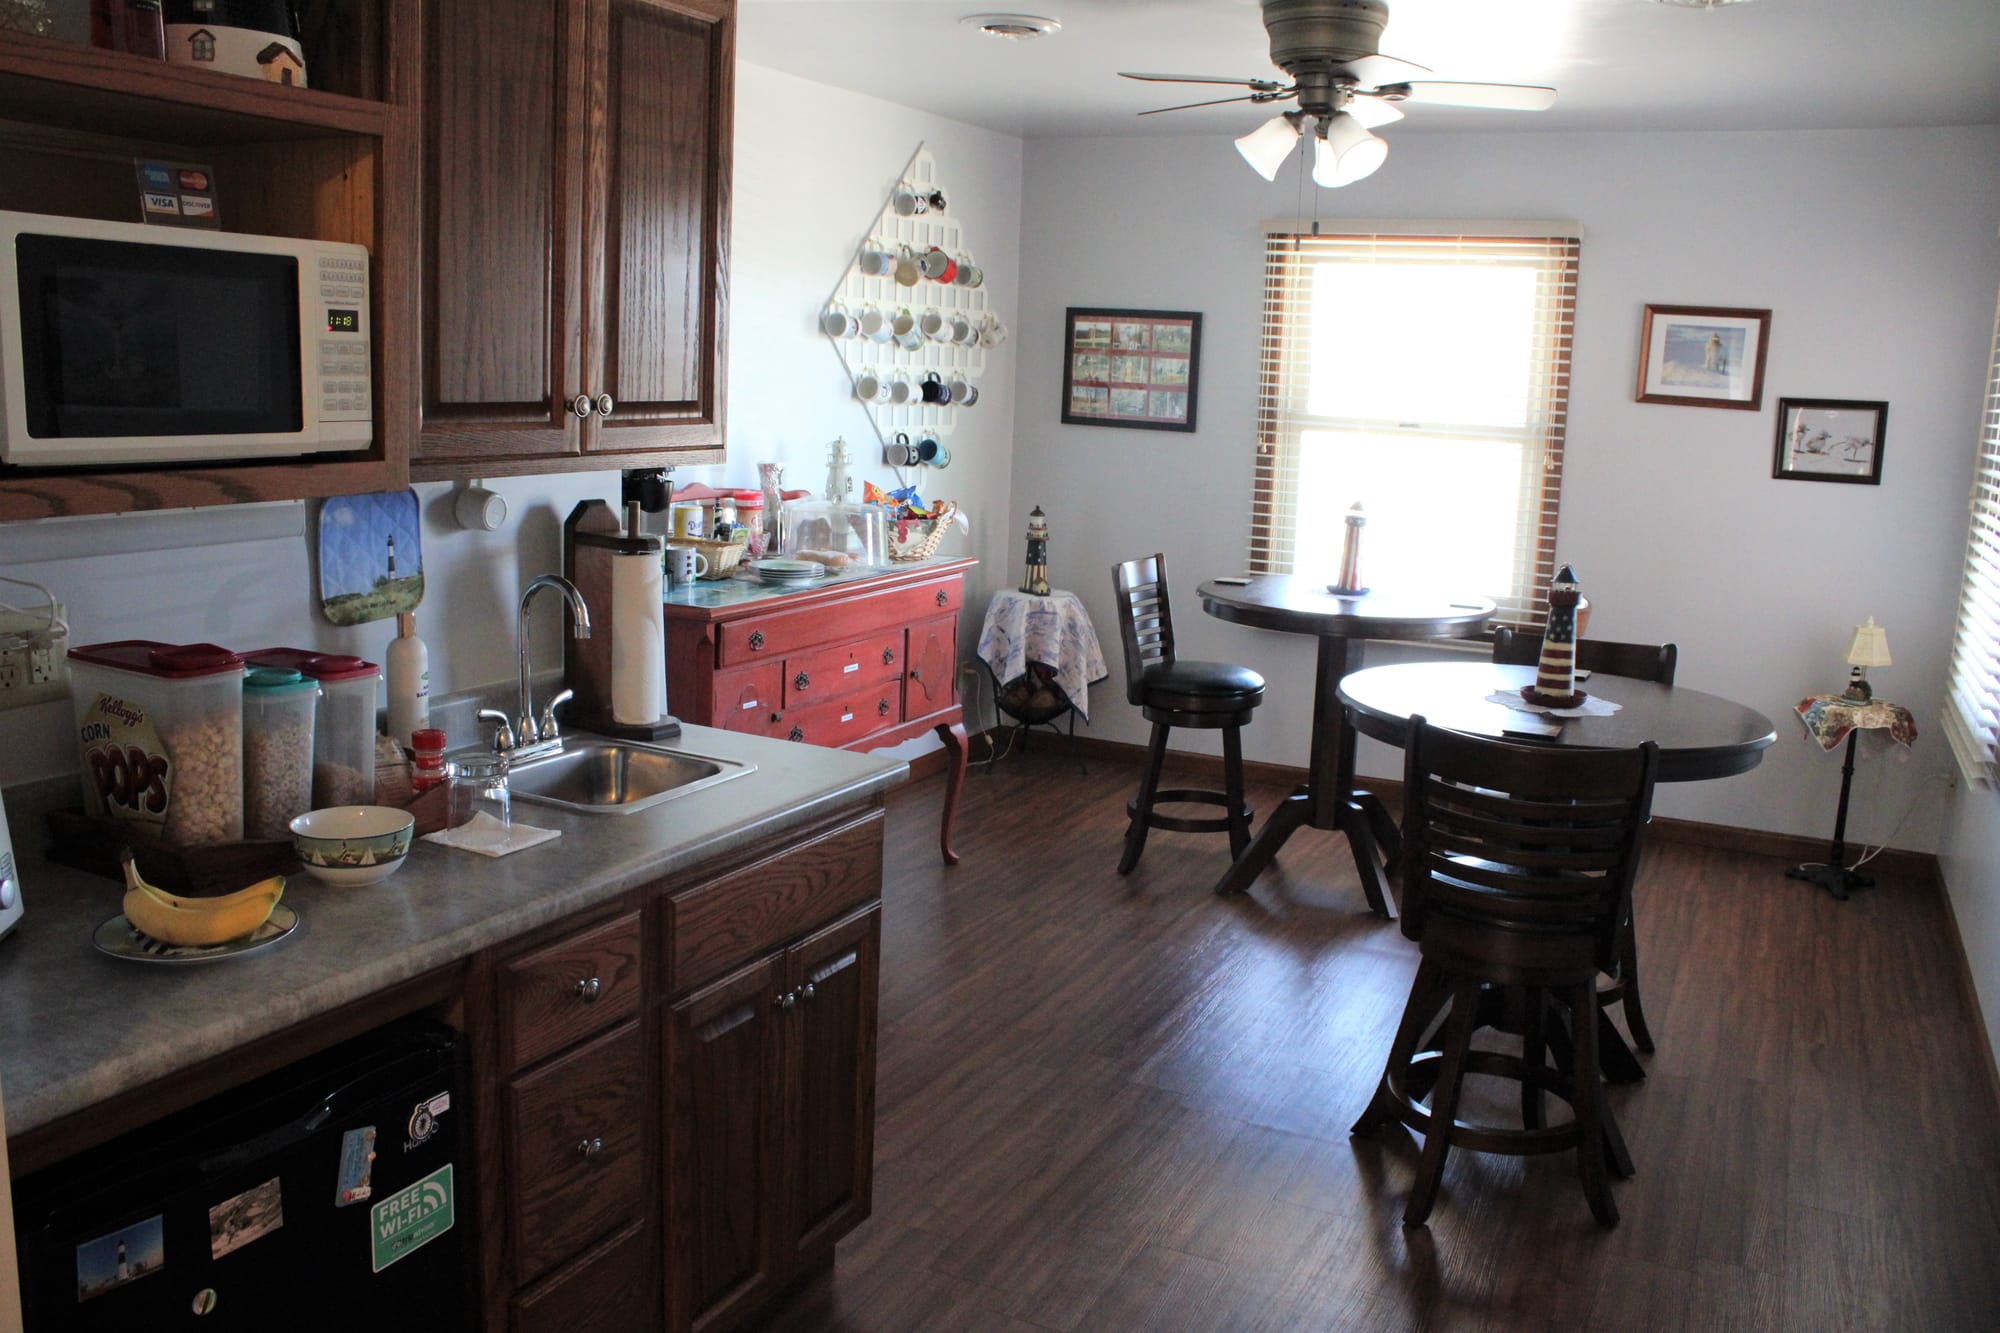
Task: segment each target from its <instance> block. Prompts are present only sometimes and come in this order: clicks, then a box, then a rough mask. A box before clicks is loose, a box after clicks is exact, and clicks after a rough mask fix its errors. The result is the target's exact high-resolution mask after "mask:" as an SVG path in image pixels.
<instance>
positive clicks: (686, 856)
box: [0, 726, 909, 1135]
mask: <svg viewBox="0 0 2000 1333" xmlns="http://www.w3.org/2000/svg"><path fill="white" fill-rule="evenodd" d="M665 744H666V747H667V748H670V749H685V750H688V751H691V752H693V753H696V754H707V755H712V756H715V757H717V758H723V759H736V760H742V761H746V762H749V763H752V764H755V765H757V771H756V772H754V773H750V774H748V775H746V776H744V777H740V778H736V779H733V780H731V781H728V782H724V783H720V784H718V785H716V786H714V787H711V788H707V789H706V790H703V791H699V792H695V793H692V794H690V795H688V796H684V797H678V798H675V799H672V800H668V801H663V802H661V803H660V804H659V805H657V806H654V807H652V808H651V809H648V810H642V811H638V812H635V813H632V814H623V815H620V814H601V815H584V814H571V813H569V812H568V811H565V810H560V809H557V808H555V807H553V806H546V805H540V804H534V803H530V802H528V801H524V800H521V799H520V798H519V797H518V796H517V797H516V799H515V803H514V818H515V821H516V822H517V823H522V824H530V825H534V826H537V827H543V828H559V829H561V830H562V836H561V837H560V838H554V839H551V840H550V841H548V842H545V843H543V844H541V845H540V846H538V847H532V848H529V849H527V850H526V851H521V852H515V853H513V854H512V855H509V856H504V857H499V858H488V857H482V856H475V855H473V854H471V853H468V852H460V851H453V850H450V849H447V848H444V847H439V846H437V845H435V844H432V843H426V842H424V841H422V840H421V839H419V840H418V841H417V842H416V844H415V845H414V846H413V847H412V848H411V850H410V854H409V857H408V859H407V861H406V863H405V864H404V865H403V867H402V868H401V869H400V870H398V871H397V872H396V873H395V874H394V875H393V876H391V877H390V878H389V879H387V880H385V881H383V882H382V883H380V884H375V885H370V886H367V887H363V888H337V887H335V886H333V885H330V884H324V883H321V882H320V881H319V880H316V879H313V878H311V877H310V876H307V875H305V874H303V873H301V874H298V875H295V876H293V877H291V878H290V880H289V881H288V882H287V884H286V889H285V902H287V903H288V904H290V905H291V906H293V907H294V908H296V909H297V910H298V912H299V915H300V917H301V921H302V924H301V927H300V929H299V930H298V931H297V932H296V933H295V934H294V935H293V936H292V937H291V938H289V939H287V940H285V941H284V942H283V943H281V944H278V945H276V946H274V947H272V948H269V949H265V950H263V951H261V952H258V953H254V954H249V955H245V956H244V957H241V958H236V959H230V960H225V961H221V962H215V963H208V964H203V965H199V966H180V967H173V966H167V965H162V964H152V963H138V962H132V961H127V960H122V959H116V958H110V957H107V956H105V955H103V954H100V953H98V952H97V951H96V949H95V948H93V947H92V945H91V942H90V939H91V934H92V932H93V931H95V930H96V928H97V927H98V925H99V924H101V923H102V922H104V921H105V920H107V919H108V918H110V917H112V916H115V915H117V914H118V912H119V901H120V899H121V898H122V897H123V886H122V885H118V884H114V883H113V882H111V881H110V880H106V879H99V878H97V877H96V876H93V875H88V874H85V873H84V872H82V871H79V870H72V869H69V868H68V867H65V866H58V865H50V864H47V863H42V862H39V861H36V860H33V859H29V858H32V856H33V847H34V844H35V843H36V842H38V841H39V840H38V839H31V838H28V837H25V836H23V830H22V828H21V824H22V823H25V822H26V821H25V820H17V822H16V823H15V840H16V844H17V849H18V850H19V851H20V852H21V853H22V854H23V857H24V860H23V863H22V865H21V878H22V885H23V893H24V896H25V898H26V901H27V912H26V915H25V916H24V917H23V919H22V922H21V925H20V927H19V928H18V929H17V930H16V931H15V932H14V934H13V936H11V937H10V938H8V939H6V940H0V1080H4V1082H5V1085H6V1089H7V1129H8V1132H9V1133H10V1134H13V1135H18V1134H21V1133H23V1132H25V1131H28V1130H32V1129H35V1128H37V1127H38V1126H41V1125H43V1124H46V1123H48V1122H50V1121H53V1120H56V1119H59V1118H61V1117H63V1116H66V1115H70V1114H73V1113H74V1112H77V1111H81V1110H83V1109H85V1108H87V1107H89V1106H92V1105H94V1104H96V1103H98V1102H101V1101H104V1100H106V1099H107V1098H110V1097H113V1096H116V1095H118V1094H119V1093H122V1092H126V1091H128V1090H130V1089H133V1088H137V1087H141V1086H144V1085H145V1084H148V1083H151V1082H153V1081H154V1080H157V1079H160V1078H163V1077H165V1076H167V1075H170V1074H173V1073H175V1072H177V1071H179V1070H181V1069H184V1068H186V1067H188V1066H190V1065H192V1064H195V1063H197V1062H199V1061H201V1060H204V1059H208V1058H210V1057H213V1056H217V1055H221V1054H225V1053H227V1052H228V1051H231V1050H233V1049H235V1048H237V1047H239V1046H242V1045H244V1044H246V1043H248V1042H251V1041H254V1040H256V1039H258V1038H260V1037H264V1036H267V1035H269V1034H271V1033H274V1032H278V1031H282V1030H283V1029H285V1028H289V1027H291V1026H293V1025H295V1024H297V1023H301V1022H304V1021H306V1020H308V1019H311V1018H313V1017H315V1016H316V1015H319V1014H324V1013H328V1012H331V1011H333V1010H335V1009H338V1008H340V1007H342V1006H344V1005H346V1004H349V1003H351V1002H353V1001H356V1000H360V999H363V998H365V997H367V996H369V995H371V994H374V993H376V992H378V991H381V990H384V989H387V988H388V987H391V986H394V985H396V984H398V983H400V982H403V981H407V980H409V979H410V978H412V977H416V976H420V975H422V974H424V973H426V972H429V971H432V970H433V969H436V968H439V967H442V966H445V965H447V964H450V963H454V962H457V961H460V960H462V959H464V958H467V957H469V956H470V955H472V954H474V953H477V952H478V951H479V950H481V949H484V948H487V947H489V946H491V945H494V944H498V943H501V942H502V941H504V940H507V939H510V938H512V937H514V936H517V935H520V934H523V933H524V932H527V931H530V930H533V929H535V928H536V927H538V926H542V925H546V924H547V923H549V922H551V921H555V920H557V919H559V918H561V917H565V916H568V915H570V914H572V913H575V912H578V911H581V910H583V909H586V908H589V907H591V906H593V905H595V904H597V903H600V902H603V901H606V900H608V899H610V898H613V897H615V896H616V895H618V894H620V893H622V892H624V891H625V890H627V889H630V888H633V887H635V886H637V885H640V884H645V883H649V882H651V881H653V880H656V879H659V878H661V877H663V876H665V875H669V874H672V873H674V872H676V871H679V870H682V869H685V868H688V867H690V866H694V865H698V864H700V863H702V862H705V861H709V860H713V859H715V858H717V857H720V856H723V855H725V854H727V853H729V852H731V851H733V850H736V849H738V848H741V847H745V846H752V845H755V844H756V843H758V842H759V841H763V840H768V839H773V838H775V836H776V835H778V834H780V833H782V832H784V831H785V830H788V829H791V828H794V827H797V826H799V825H802V824H805V823H808V822H811V821H812V820H814V819H816V818H818V817H819V816H821V815H824V814H829V813H832V812H834V811H837V810H839V809H841V808H844V807H848V806H853V805H858V804H860V803H862V802H865V801H866V800H868V799H869V798H870V797H873V796H875V795H876V794H878V793H880V792H883V791H886V790H888V789H889V788H892V787H895V786H898V785H900V784H901V783H902V782H903V781H905V780H906V779H907V777H908V775H909V767H908V765H906V764H905V763H903V762H902V761H901V760H897V759H884V758H878V757H875V756H871V755H865V754H851V753H848V752H847V751H843V750H827V749H820V748H818V747H815V746H806V745H794V744H791V743H789V742H785V741H776V740H770V739H766V738H764V737H759V736H745V735H740V734H738V733H736V732H731V731H719V730H715V729H713V728H710V727H698V726H687V727H685V728H684V731H683V734H682V736H681V737H680V739H679V740H677V741H670V742H666V743H665Z"/></svg>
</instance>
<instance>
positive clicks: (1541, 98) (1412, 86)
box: [1375, 82, 1556, 111]
mask: <svg viewBox="0 0 2000 1333" xmlns="http://www.w3.org/2000/svg"><path fill="white" fill-rule="evenodd" d="M1375 95H1376V96H1378V97H1386V98H1388V99H1389V100H1390V101H1393V102H1423V103H1427V104H1429V105H1431V106H1475V107H1483V108H1485V109H1487V110H1490V111H1546V110H1548V109H1549V108H1550V107H1552V106H1554V105H1555V101H1556V90H1555V89H1553V88H1541V87H1537V86H1535V85H1532V84H1526V83H1436V82H1426V83H1396V84H1390V85H1389V86H1387V87H1385V88H1377V89H1376V90H1375Z"/></svg>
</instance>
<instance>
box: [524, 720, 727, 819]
mask: <svg viewBox="0 0 2000 1333" xmlns="http://www.w3.org/2000/svg"><path fill="white" fill-rule="evenodd" d="M756 771H757V766H756V765H755V764H746V763H742V762H740V761H738V760H735V759H717V758H713V757H711V756H709V755H700V754H689V753H688V752H687V751H685V750H667V749H662V748H660V747H658V746H654V745H642V744H640V743H638V742H636V741H616V740H606V739H602V738H600V737H596V736H571V737H565V738H564V740H563V749H562V753H561V754H552V755H549V756H547V757H546V758H542V759H532V760H530V761H528V762H527V763H525V764H522V765H521V766H520V767H519V768H510V769H509V770H508V773H507V785H508V786H509V787H510V788H511V789H512V791H513V792H514V794H515V795H516V796H519V797H520V798H521V799H522V800H524V801H535V802H539V803H540V804H542V805H554V806H560V807H562V808H563V809H565V810H576V811H579V812H581V813H583V814H590V815H629V814H631V813H632V812H633V811H635V810H645V809H648V808H649V807H651V806H655V805H658V804H659V803H660V802H661V801H668V800H672V799H673V798H674V797H676V796H687V795H690V794H692V793H694V792H698V791H701V790H703V789H704V788H708V787H713V786H715V785H716V784H717V783H718V782H727V781H729V780H730V779H731V778H740V777H742V776H743V775H744V774H746V773H754V772H756Z"/></svg>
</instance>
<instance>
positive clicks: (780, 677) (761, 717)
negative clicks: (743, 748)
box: [708, 662, 785, 736]
mask: <svg viewBox="0 0 2000 1333" xmlns="http://www.w3.org/2000/svg"><path fill="white" fill-rule="evenodd" d="M784 679H785V664H784V663H783V662H766V663H764V664H763V665H762V666H748V667H738V668H736V669H735V670H734V671H718V672H716V673H715V715H714V716H713V717H711V718H710V719H709V722H708V724H709V725H710V726H711V727H723V728H726V729H727V730H729V731H749V732H755V733H756V734H758V735H760V736H761V735H763V734H765V733H766V732H768V731H769V730H770V729H771V714H773V713H776V712H779V711H780V710H782V709H783V708H784V706H785V702H784V701H785V687H784Z"/></svg>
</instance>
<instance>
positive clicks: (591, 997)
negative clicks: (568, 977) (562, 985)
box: [576, 977, 604, 1004]
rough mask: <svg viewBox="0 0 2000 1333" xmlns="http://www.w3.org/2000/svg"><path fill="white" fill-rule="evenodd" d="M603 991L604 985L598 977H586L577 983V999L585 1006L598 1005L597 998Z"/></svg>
mask: <svg viewBox="0 0 2000 1333" xmlns="http://www.w3.org/2000/svg"><path fill="white" fill-rule="evenodd" d="M603 989H604V983H603V982H601V981H599V980H598V979H597V978H596V977H585V978H584V979H583V980H582V981H579V982H577V983H576V998H577V999H579V1000H582V1001H583V1002H584V1003H585V1004H596V1003H597V997H598V995H599V994H600V993H601V992H602V991H603Z"/></svg>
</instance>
